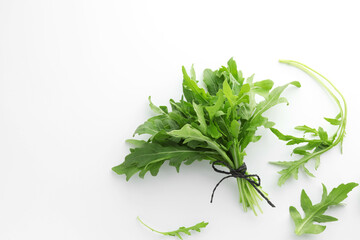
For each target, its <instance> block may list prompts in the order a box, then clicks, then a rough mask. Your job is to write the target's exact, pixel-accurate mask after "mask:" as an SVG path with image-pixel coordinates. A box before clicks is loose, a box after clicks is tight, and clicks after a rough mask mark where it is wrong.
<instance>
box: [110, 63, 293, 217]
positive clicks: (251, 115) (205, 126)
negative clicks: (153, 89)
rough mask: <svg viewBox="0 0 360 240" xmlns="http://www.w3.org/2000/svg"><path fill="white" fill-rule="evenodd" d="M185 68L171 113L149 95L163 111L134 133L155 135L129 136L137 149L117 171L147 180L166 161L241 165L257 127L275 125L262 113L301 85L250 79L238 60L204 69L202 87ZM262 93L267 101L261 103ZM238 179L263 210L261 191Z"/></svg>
mask: <svg viewBox="0 0 360 240" xmlns="http://www.w3.org/2000/svg"><path fill="white" fill-rule="evenodd" d="M182 72H183V84H182V85H183V97H182V98H181V100H180V101H178V102H176V101H174V100H173V99H171V100H170V105H171V111H170V110H169V109H168V108H167V107H166V106H160V107H157V106H155V105H154V104H153V103H152V102H151V99H150V98H149V101H150V108H151V109H152V110H153V111H154V112H155V113H156V114H157V115H156V116H154V117H151V118H149V119H148V120H147V121H146V122H144V123H143V124H142V125H140V126H139V127H138V128H137V129H136V131H135V133H134V135H135V134H139V135H141V134H149V135H150V137H149V139H148V140H147V141H144V140H135V139H132V140H128V142H129V143H131V144H133V145H134V148H132V149H130V154H129V155H127V156H126V157H125V161H124V162H123V163H122V164H120V165H118V166H116V167H113V170H114V171H115V172H116V173H118V174H125V175H126V180H129V179H130V178H131V177H132V176H133V175H134V174H136V173H139V176H140V177H141V178H143V177H144V176H145V174H146V173H147V172H150V173H151V174H152V175H153V176H156V175H157V174H158V172H159V169H160V167H161V166H162V165H163V164H164V162H166V161H168V162H169V165H171V166H174V167H175V168H176V170H177V171H179V168H180V165H181V164H182V163H184V164H185V165H189V164H191V163H193V162H194V161H195V160H209V162H210V163H213V162H215V161H220V162H224V163H225V164H222V165H223V166H224V167H226V166H230V168H232V169H238V168H239V167H241V166H242V165H243V163H244V157H245V155H246V153H245V149H246V147H247V146H248V145H249V144H250V143H251V142H257V141H258V140H259V139H260V138H261V136H259V135H256V131H257V129H258V128H259V127H261V126H263V127H265V128H271V127H273V126H274V123H273V122H271V121H269V120H268V118H266V117H264V116H262V114H263V113H264V112H265V111H267V110H268V109H270V108H271V107H273V106H275V105H277V104H279V103H287V100H286V99H285V98H284V97H281V96H280V95H281V93H282V92H283V91H284V90H285V88H287V87H288V86H289V85H294V86H296V87H300V83H299V82H296V81H294V82H291V83H288V84H286V85H283V86H279V87H276V88H274V89H272V88H273V85H274V83H273V81H271V80H263V81H259V82H253V77H254V75H252V76H251V77H249V78H247V79H246V80H245V79H244V78H243V76H242V72H241V71H239V70H238V69H237V66H236V62H235V61H234V60H233V59H230V60H229V61H228V62H227V66H226V67H225V66H222V67H221V68H220V69H218V70H216V71H212V70H210V69H206V70H204V73H203V81H204V83H205V85H206V89H207V91H206V90H205V89H203V88H201V87H200V86H199V85H198V81H197V79H196V75H195V71H194V68H193V67H192V68H191V70H190V76H189V75H188V73H187V72H186V70H185V68H184V67H183V68H182ZM256 95H259V96H261V97H262V98H263V100H262V101H260V102H256V101H255V96H256ZM220 165H221V164H220ZM236 180H237V184H238V190H239V196H240V203H242V204H243V208H244V210H245V211H246V210H247V209H248V208H250V209H252V210H253V211H254V213H255V214H256V210H255V209H256V207H257V208H258V209H259V210H260V211H261V208H260V206H259V204H258V200H259V199H261V198H260V196H259V193H258V192H257V191H256V189H254V187H253V186H252V185H251V184H250V183H249V181H247V180H245V179H242V178H237V179H236ZM253 180H254V181H256V179H253ZM260 191H262V190H260Z"/></svg>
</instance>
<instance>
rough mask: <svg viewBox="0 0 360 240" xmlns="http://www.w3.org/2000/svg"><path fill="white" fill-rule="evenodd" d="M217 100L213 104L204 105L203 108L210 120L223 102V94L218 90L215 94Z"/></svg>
mask: <svg viewBox="0 0 360 240" xmlns="http://www.w3.org/2000/svg"><path fill="white" fill-rule="evenodd" d="M216 96H217V100H216V102H215V104H214V105H212V106H206V107H205V109H206V111H207V112H208V113H209V117H210V120H212V119H213V117H214V116H215V115H216V113H217V112H219V110H220V109H221V107H222V106H223V104H224V94H223V92H222V91H221V90H220V91H219V92H218V93H217V94H216Z"/></svg>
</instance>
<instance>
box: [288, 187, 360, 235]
mask: <svg viewBox="0 0 360 240" xmlns="http://www.w3.org/2000/svg"><path fill="white" fill-rule="evenodd" d="M358 185H359V184H357V183H353V182H352V183H348V184H340V185H339V186H338V187H336V188H334V189H333V190H331V192H330V193H329V195H328V194H327V189H326V187H325V185H324V184H323V194H322V198H321V201H320V202H319V203H318V204H315V205H313V204H312V202H311V200H310V198H309V196H308V195H307V194H306V192H305V191H304V190H302V192H301V200H300V201H301V208H302V209H303V210H304V213H305V216H304V218H302V217H301V215H300V213H299V211H298V210H297V209H296V208H295V207H293V206H291V207H290V208H289V211H290V216H291V218H292V219H293V221H294V223H295V233H296V234H297V235H302V234H319V233H321V232H323V231H324V230H325V228H326V226H323V225H319V224H314V222H318V223H324V222H332V221H337V220H338V219H337V218H334V217H332V216H328V215H324V213H325V211H326V210H327V209H328V207H329V206H336V205H339V204H340V203H341V202H342V201H343V200H344V199H345V198H347V194H348V193H349V192H350V191H351V190H352V189H353V188H355V187H356V186H358Z"/></svg>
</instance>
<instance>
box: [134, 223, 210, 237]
mask: <svg viewBox="0 0 360 240" xmlns="http://www.w3.org/2000/svg"><path fill="white" fill-rule="evenodd" d="M137 220H139V222H140V223H141V224H142V225H144V226H145V227H147V228H148V229H150V230H151V231H153V232H156V233H160V234H162V235H164V236H173V237H178V238H179V239H181V240H182V239H183V238H182V237H181V235H180V233H183V234H187V235H191V232H190V231H197V232H200V231H201V228H205V227H206V226H207V225H208V224H209V223H208V222H204V221H203V222H200V223H198V224H195V225H194V226H191V227H179V228H178V229H177V230H175V231H169V232H160V231H158V230H155V229H153V228H151V227H149V226H148V225H147V224H145V223H144V222H143V221H142V220H141V219H140V218H139V217H137Z"/></svg>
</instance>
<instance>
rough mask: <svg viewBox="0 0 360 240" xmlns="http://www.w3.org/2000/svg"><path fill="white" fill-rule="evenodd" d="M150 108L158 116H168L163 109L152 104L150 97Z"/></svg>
mask: <svg viewBox="0 0 360 240" xmlns="http://www.w3.org/2000/svg"><path fill="white" fill-rule="evenodd" d="M149 106H150V108H151V110H153V112H155V113H157V114H167V112H166V111H164V110H163V109H161V108H159V107H157V106H155V105H154V104H153V103H152V102H151V96H149Z"/></svg>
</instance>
